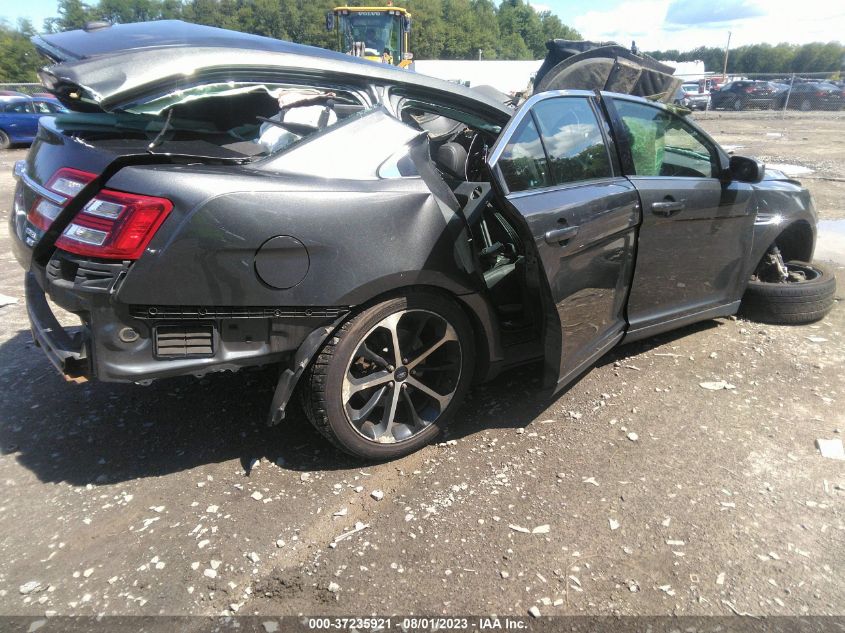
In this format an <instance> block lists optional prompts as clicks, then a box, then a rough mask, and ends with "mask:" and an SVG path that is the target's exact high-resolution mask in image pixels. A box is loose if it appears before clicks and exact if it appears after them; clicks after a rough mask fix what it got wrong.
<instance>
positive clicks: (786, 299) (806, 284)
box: [739, 248, 836, 325]
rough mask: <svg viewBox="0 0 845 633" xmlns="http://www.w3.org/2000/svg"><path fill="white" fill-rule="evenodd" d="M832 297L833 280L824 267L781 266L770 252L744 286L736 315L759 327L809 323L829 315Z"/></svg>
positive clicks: (795, 263)
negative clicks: (759, 324) (757, 324)
mask: <svg viewBox="0 0 845 633" xmlns="http://www.w3.org/2000/svg"><path fill="white" fill-rule="evenodd" d="M773 251H774V252H773ZM835 294H836V277H835V276H834V274H833V272H832V271H831V270H830V269H829V268H828V267H827V266H823V265H821V264H817V263H812V264H810V263H806V262H797V261H791V262H783V259H781V257H780V252H779V251H778V250H777V248H773V249H772V250H770V251H769V253H768V254H767V255H766V257H764V258H763V261H762V262H761V264H760V266H759V267H758V269H757V271H756V272H755V275H754V276H753V277H752V278H751V281H750V282H749V283H748V288H747V289H746V291H745V295H744V296H743V297H742V305H741V306H740V309H739V312H740V314H741V315H742V316H744V317H746V318H748V319H751V320H753V321H760V322H761V323H773V324H782V325H799V324H802V323H812V322H813V321H818V320H819V319H822V318H824V316H825V315H826V314H827V313H828V312H830V309H831V308H832V307H833V302H834V295H835Z"/></svg>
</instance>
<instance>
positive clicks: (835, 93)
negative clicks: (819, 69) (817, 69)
mask: <svg viewBox="0 0 845 633" xmlns="http://www.w3.org/2000/svg"><path fill="white" fill-rule="evenodd" d="M787 96H788V100H787ZM784 104H786V107H787V108H796V109H798V110H803V111H805V112H806V111H808V110H841V109H842V107H843V106H844V105H845V101H843V97H842V88H840V87H839V86H837V85H835V84H832V83H827V82H822V81H812V82H801V83H796V84H795V85H793V86H792V90H787V91H786V92H783V93H778V98H777V99H776V101H775V105H776V106H777V107H778V108H783V106H784Z"/></svg>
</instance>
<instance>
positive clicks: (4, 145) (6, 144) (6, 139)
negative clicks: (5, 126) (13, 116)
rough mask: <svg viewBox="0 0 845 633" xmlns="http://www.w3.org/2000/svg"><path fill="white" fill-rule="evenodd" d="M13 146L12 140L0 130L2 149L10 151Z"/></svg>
mask: <svg viewBox="0 0 845 633" xmlns="http://www.w3.org/2000/svg"><path fill="white" fill-rule="evenodd" d="M11 146H12V139H10V138H9V135H8V134H6V133H5V132H4V131H3V130H0V149H9V148H10V147H11Z"/></svg>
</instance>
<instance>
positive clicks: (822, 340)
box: [804, 336, 827, 343]
mask: <svg viewBox="0 0 845 633" xmlns="http://www.w3.org/2000/svg"><path fill="white" fill-rule="evenodd" d="M804 338H806V339H807V340H808V341H810V342H811V343H827V339H826V338H824V337H823V336H805V337H804Z"/></svg>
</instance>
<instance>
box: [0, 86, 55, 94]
mask: <svg viewBox="0 0 845 633" xmlns="http://www.w3.org/2000/svg"><path fill="white" fill-rule="evenodd" d="M15 93H18V94H23V95H30V96H31V95H34V94H39V93H43V94H47V92H46V89H45V88H44V86H42V85H41V84H37V83H25V84H14V83H12V84H4V83H0V96H14V95H15Z"/></svg>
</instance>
